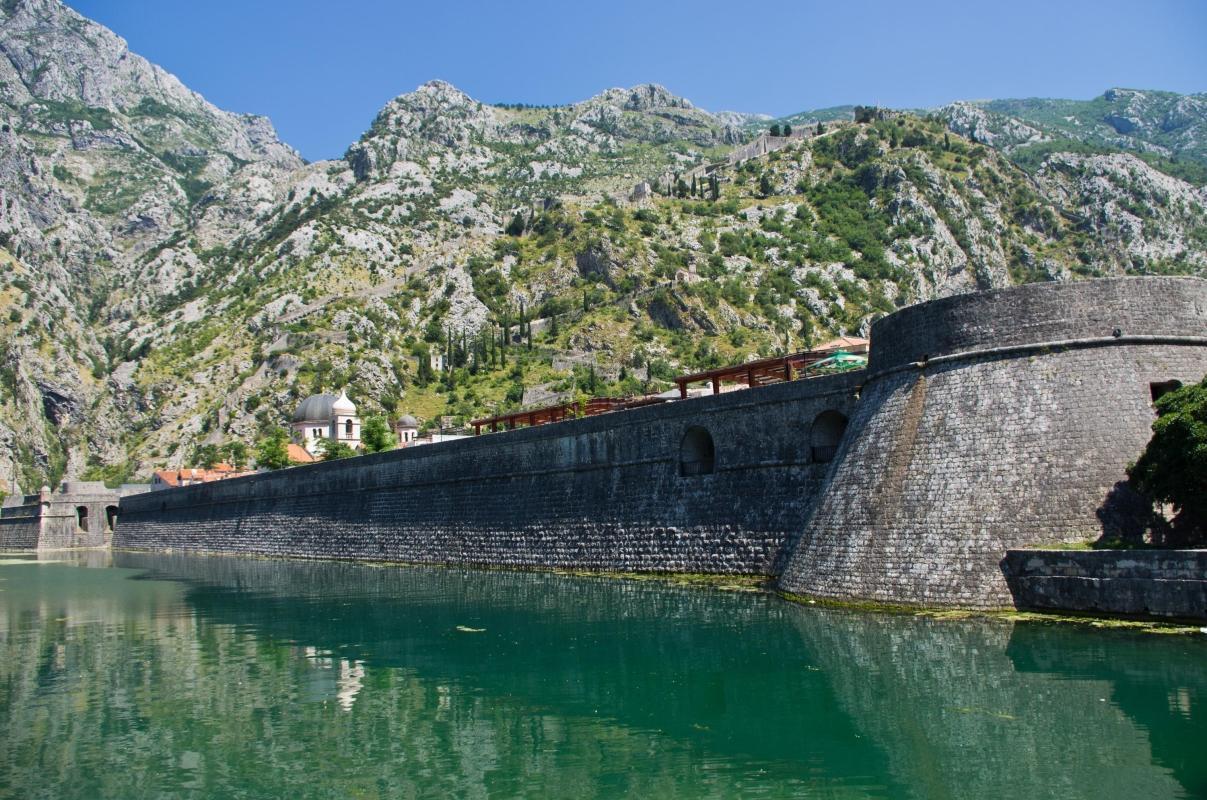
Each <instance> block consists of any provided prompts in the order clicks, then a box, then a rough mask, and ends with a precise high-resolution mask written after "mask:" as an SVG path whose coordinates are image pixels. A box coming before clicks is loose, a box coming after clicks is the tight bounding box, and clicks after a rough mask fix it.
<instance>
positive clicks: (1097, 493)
mask: <svg viewBox="0 0 1207 800" xmlns="http://www.w3.org/2000/svg"><path fill="white" fill-rule="evenodd" d="M1204 373H1207V281H1203V280H1198V279H1189V278H1123V279H1111V280H1100V281H1086V282H1081V283H1067V284H1037V285H1030V286H1025V287H1020V288H1015V289H1005V290H999V291H995V292H988V293H984V294H976V295H964V296H958V297H949V298H946V299H943V300H937V301H934V302H931V303H925V304H922V305H919V306H914V307H912V308H908V309H905V310H903V311H901V312H899V313H897V314H894V315H892V316H889V317H886V318H885V319H883V320H881V321H879V322H877V323H876V324H875V325H874V326H873V328H872V350H871V357H870V363H869V365H868V374H867V378H866V382H865V384H864V386H863V389H862V392H861V399H860V403H859V406H858V408H857V409H856V411H855V414H854V416H853V417H852V418H851V421H850V425H849V427H848V429H847V433H846V436H845V438H844V441H843V445H842V447H841V448H840V449H839V452H838V455H837V457H836V459H835V466H834V470H833V472H832V473H831V475H830V478H829V481H828V484H827V486H826V487H825V489H824V490H823V496H822V499H821V500H820V501H819V503H818V504H817V506H816V509H815V511H814V513H813V515H812V517H811V519H810V520H809V522H808V523H807V524H806V525H805V532H804V535H803V537H802V539H801V541H800V543H799V544H798V545H797V547H796V548H795V550H794V552H793V554H792V557H791V559H790V561H789V564H788V566H787V569H786V570H785V572H784V574H783V575H782V576H781V581H780V584H781V586H782V587H783V588H784V589H786V590H788V591H792V592H798V593H802V594H808V595H814V596H822V597H830V598H837V599H843V600H856V599H857V600H874V601H883V602H889V603H916V604H925V605H961V606H971V607H995V606H1010V605H1012V597H1011V594H1010V591H1009V588H1008V586H1007V584H1006V581H1005V579H1004V577H1003V573H1002V563H1001V562H1002V559H1003V557H1004V555H1005V552H1006V550H1008V549H1011V548H1018V547H1026V546H1031V545H1036V544H1055V543H1060V542H1070V541H1083V540H1087V539H1096V538H1099V537H1101V536H1102V535H1103V534H1104V533H1107V534H1113V533H1118V532H1121V531H1126V530H1127V529H1128V528H1129V527H1130V526H1133V525H1135V524H1136V523H1137V518H1138V516H1139V514H1140V511H1141V509H1142V506H1143V504H1141V503H1139V502H1138V501H1137V498H1135V497H1133V496H1131V494H1130V493H1129V491H1128V490H1127V488H1126V487H1125V486H1124V485H1123V483H1122V482H1123V481H1124V479H1125V477H1126V475H1125V470H1126V467H1127V464H1128V463H1129V462H1131V461H1134V460H1135V459H1136V458H1137V457H1138V456H1139V454H1140V452H1141V451H1142V450H1143V448H1144V445H1145V444H1146V442H1147V441H1148V439H1149V437H1150V436H1151V429H1150V428H1151V424H1152V421H1153V408H1152V401H1153V395H1154V393H1157V392H1160V391H1161V390H1162V389H1163V388H1165V387H1168V386H1169V385H1171V384H1170V382H1171V381H1179V382H1182V383H1190V382H1195V381H1198V380H1200V379H1201V378H1202V377H1203V375H1204Z"/></svg>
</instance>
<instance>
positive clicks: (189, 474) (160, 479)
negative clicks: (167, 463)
mask: <svg viewBox="0 0 1207 800" xmlns="http://www.w3.org/2000/svg"><path fill="white" fill-rule="evenodd" d="M252 474H254V473H252V472H251V471H249V470H241V469H235V468H234V467H232V466H231V465H230V464H215V465H214V468H213V469H200V468H192V467H189V468H186V469H160V470H156V471H155V473H154V475H153V477H152V479H151V482H152V483H163V484H166V485H168V486H189V485H192V484H194V483H210V482H211V481H221V480H226V479H227V478H239V477H242V476H244V475H252Z"/></svg>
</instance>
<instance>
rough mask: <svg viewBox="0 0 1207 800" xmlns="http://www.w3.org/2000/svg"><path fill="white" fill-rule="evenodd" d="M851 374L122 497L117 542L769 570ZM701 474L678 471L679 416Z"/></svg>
mask: <svg viewBox="0 0 1207 800" xmlns="http://www.w3.org/2000/svg"><path fill="white" fill-rule="evenodd" d="M858 381H859V376H858V374H855V375H843V376H832V377H827V378H818V379H815V380H811V381H799V382H795V383H788V384H780V385H777V386H771V387H767V388H765V389H762V390H759V391H749V392H735V393H730V394H725V395H717V396H711V397H704V398H699V399H696V400H688V401H682V402H678V403H673V404H668V405H664V406H655V407H649V408H645V409H637V410H633V411H628V412H625V413H623V414H610V415H604V416H600V417H591V418H587V419H582V420H575V421H571V422H565V423H560V424H557V425H550V426H542V427H538V428H529V429H521V430H516V431H510V432H506V433H498V434H492V435H486V436H481V437H477V438H473V439H467V440H461V441H456V442H450V443H446V444H442V445H432V446H428V447H422V448H411V449H407V450H399V451H394V452H390V453H383V454H379V455H373V456H364V457H361V458H357V459H354V460H347V461H337V462H330V463H324V464H317V465H314V466H307V467H298V468H294V469H290V470H285V471H282V472H276V473H269V474H264V475H258V476H253V477H251V478H246V479H236V480H229V481H222V482H221V483H217V484H210V485H205V486H195V487H187V488H184V489H173V490H169V491H163V492H155V493H151V494H147V495H143V496H137V497H128V498H124V499H123V500H122V518H121V519H122V521H121V525H120V526H119V530H118V534H117V537H116V539H115V545H116V546H117V547H125V548H146V549H178V550H193V551H214V552H241V553H256V554H264V555H281V556H298V557H319V558H368V559H384V560H394V561H406V562H415V563H456V564H477V565H489V566H510V567H558V568H586V569H597V570H620V571H642V572H670V571H680V572H710V573H745V574H774V573H777V572H778V571H779V569H780V563H781V562H782V559H783V557H784V548H785V547H786V546H788V545H789V543H790V542H791V541H792V539H793V538H794V536H795V535H796V534H797V533H799V531H800V526H801V523H802V521H803V520H804V519H805V516H806V514H807V511H808V508H809V506H810V504H811V503H812V502H813V500H814V498H815V497H816V494H817V489H818V487H819V486H820V485H821V481H822V478H823V476H824V473H825V468H826V464H825V463H819V462H816V461H814V459H813V454H812V452H811V447H810V439H809V433H810V428H811V426H812V424H813V421H814V419H815V418H816V417H817V416H818V415H819V414H821V413H822V412H825V411H830V410H834V411H838V412H840V413H843V414H849V413H850V411H851V409H852V407H853V405H854V402H855V390H856V387H857V386H858ZM693 426H700V427H703V428H705V429H707V430H708V431H709V433H710V434H711V435H712V437H713V441H714V445H715V451H716V457H715V471H714V472H713V473H712V474H706V475H693V476H683V475H681V474H680V443H681V441H682V440H683V438H684V435H685V433H686V431H687V429H688V428H689V427H693Z"/></svg>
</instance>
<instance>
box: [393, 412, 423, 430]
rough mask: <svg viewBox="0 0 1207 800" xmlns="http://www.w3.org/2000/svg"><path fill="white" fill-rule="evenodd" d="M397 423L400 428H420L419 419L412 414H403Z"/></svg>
mask: <svg viewBox="0 0 1207 800" xmlns="http://www.w3.org/2000/svg"><path fill="white" fill-rule="evenodd" d="M397 425H398V427H399V428H418V427H419V420H417V419H415V418H414V417H412V416H411V415H410V414H403V415H402V416H401V417H399V418H398V422H397Z"/></svg>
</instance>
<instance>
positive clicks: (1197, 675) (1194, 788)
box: [1006, 625, 1207, 797]
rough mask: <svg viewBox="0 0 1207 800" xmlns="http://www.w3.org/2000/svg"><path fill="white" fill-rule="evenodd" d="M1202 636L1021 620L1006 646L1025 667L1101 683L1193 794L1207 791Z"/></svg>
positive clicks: (1055, 677)
mask: <svg viewBox="0 0 1207 800" xmlns="http://www.w3.org/2000/svg"><path fill="white" fill-rule="evenodd" d="M1201 638H1202V637H1194V636H1177V637H1174V638H1171V639H1168V640H1167V641H1162V642H1161V643H1160V646H1154V643H1153V641H1152V639H1153V637H1152V635H1149V634H1144V633H1134V632H1125V631H1121V632H1116V633H1114V634H1113V635H1111V636H1110V637H1109V638H1108V637H1103V636H1101V635H1097V634H1096V633H1095V632H1094V631H1087V630H1084V629H1075V630H1066V629H1060V628H1052V627H1047V626H1041V625H1020V626H1017V627H1015V629H1014V631H1013V632H1012V633H1011V636H1010V644H1009V646H1008V647H1007V650H1006V653H1007V655H1008V656H1009V657H1010V660H1011V662H1012V663H1013V664H1014V668H1015V669H1016V670H1018V671H1019V672H1020V673H1023V674H1027V675H1036V676H1043V677H1044V678H1046V679H1048V680H1052V681H1096V682H1101V683H1103V684H1104V685H1105V686H1106V687H1108V691H1109V694H1108V695H1106V699H1107V700H1108V701H1109V702H1111V703H1112V704H1114V705H1115V706H1117V707H1118V708H1120V709H1122V710H1123V711H1124V712H1126V713H1127V715H1128V717H1130V718H1131V719H1132V720H1134V721H1135V722H1136V723H1137V725H1139V726H1140V728H1141V730H1144V731H1146V732H1147V734H1148V738H1149V740H1150V741H1151V743H1152V749H1153V758H1154V760H1155V761H1156V762H1157V763H1158V764H1161V765H1162V766H1165V767H1168V768H1169V769H1170V770H1172V772H1173V775H1174V777H1175V778H1177V780H1178V781H1179V782H1180V783H1181V784H1182V786H1183V788H1185V790H1186V793H1187V796H1189V797H1207V768H1205V767H1204V764H1203V744H1204V742H1207V669H1205V668H1204V657H1205V656H1207V652H1204V651H1205V650H1207V646H1204V644H1203V643H1202V642H1201V641H1200V639H1201ZM1108 645H1109V646H1108Z"/></svg>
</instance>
